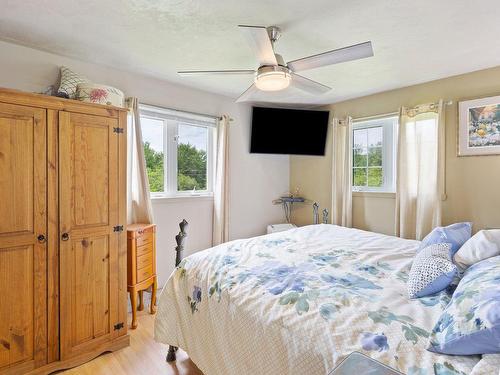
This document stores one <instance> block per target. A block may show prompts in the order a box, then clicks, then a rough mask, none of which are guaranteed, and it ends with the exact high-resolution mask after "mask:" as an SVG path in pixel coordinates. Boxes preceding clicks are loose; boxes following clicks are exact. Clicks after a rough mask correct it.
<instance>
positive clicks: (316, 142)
mask: <svg viewBox="0 0 500 375" xmlns="http://www.w3.org/2000/svg"><path fill="white" fill-rule="evenodd" d="M328 115H329V112H328V111H306V110H299V109H279V108H263V107H254V108H253V115H252V139H251V144H250V152H251V153H256V154H295V155H324V154H325V143H326V133H327V130H328Z"/></svg>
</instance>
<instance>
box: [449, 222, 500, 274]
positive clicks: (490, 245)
mask: <svg viewBox="0 0 500 375" xmlns="http://www.w3.org/2000/svg"><path fill="white" fill-rule="evenodd" d="M496 255H500V229H489V230H480V231H479V232H477V233H476V234H475V235H473V236H472V237H471V238H470V239H469V240H468V241H467V242H466V243H464V244H463V246H462V247H461V248H460V250H458V251H457V253H456V254H455V257H454V258H453V260H454V262H455V263H456V264H457V265H458V266H460V267H461V268H462V269H465V268H468V267H470V266H472V265H473V264H475V263H477V262H480V261H482V260H484V259H487V258H491V257H494V256H496Z"/></svg>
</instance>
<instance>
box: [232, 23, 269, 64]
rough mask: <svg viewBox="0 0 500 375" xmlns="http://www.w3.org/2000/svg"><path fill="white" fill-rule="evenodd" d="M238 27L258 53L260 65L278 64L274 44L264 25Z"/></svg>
mask: <svg viewBox="0 0 500 375" xmlns="http://www.w3.org/2000/svg"><path fill="white" fill-rule="evenodd" d="M238 27H239V28H240V30H241V32H242V33H243V35H244V36H245V38H246V39H247V42H248V44H249V45H250V47H252V49H253V51H254V52H255V54H256V55H257V60H258V61H259V65H278V61H276V56H274V49H273V44H272V43H271V40H270V39H269V34H268V33H267V29H266V28H265V27H264V26H247V25H238Z"/></svg>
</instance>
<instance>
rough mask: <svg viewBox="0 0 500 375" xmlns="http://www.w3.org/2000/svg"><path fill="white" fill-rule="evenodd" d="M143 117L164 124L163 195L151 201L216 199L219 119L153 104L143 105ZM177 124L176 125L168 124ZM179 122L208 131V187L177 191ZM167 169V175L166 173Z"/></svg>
mask: <svg viewBox="0 0 500 375" xmlns="http://www.w3.org/2000/svg"><path fill="white" fill-rule="evenodd" d="M139 112H140V116H141V117H146V118H150V119H154V120H162V121H163V157H164V159H163V168H164V173H163V178H164V181H163V187H164V190H165V191H163V192H151V199H158V200H161V199H166V198H183V197H194V198H196V197H213V185H214V180H215V168H214V167H215V164H214V161H215V156H216V150H215V144H216V136H217V134H216V119H215V118H214V117H210V116H202V115H198V114H192V113H189V112H182V111H177V110H170V109H166V108H161V107H154V106H150V105H140V106H139ZM169 121H170V122H171V121H175V122H176V124H175V126H174V125H172V124H169ZM179 123H184V124H186V125H189V126H198V127H202V128H206V129H207V130H208V139H207V188H206V189H205V190H196V191H194V192H193V191H178V190H177V174H178V165H177V141H178V138H179ZM165 168H166V173H165Z"/></svg>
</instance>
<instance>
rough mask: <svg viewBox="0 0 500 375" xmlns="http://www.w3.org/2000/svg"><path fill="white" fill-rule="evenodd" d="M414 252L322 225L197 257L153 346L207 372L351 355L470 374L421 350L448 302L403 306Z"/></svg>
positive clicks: (459, 359) (391, 240)
mask: <svg viewBox="0 0 500 375" xmlns="http://www.w3.org/2000/svg"><path fill="white" fill-rule="evenodd" d="M418 246H419V241H413V240H405V239H401V238H397V237H391V236H385V235H381V234H376V233H371V232H366V231H361V230H357V229H349V228H344V227H339V226H335V225H327V224H321V225H311V226H306V227H301V228H296V229H292V230H289V231H286V232H279V233H273V234H270V235H265V236H260V237H255V238H250V239H244V240H237V241H232V242H228V243H225V244H223V245H219V246H216V247H213V248H211V249H208V250H205V251H201V252H198V253H196V254H194V255H191V256H189V257H187V258H186V259H183V260H182V262H181V263H180V264H179V266H178V267H177V268H176V270H175V271H174V272H173V274H172V275H171V277H170V279H169V280H168V282H167V283H166V285H165V287H164V288H163V291H162V293H161V296H160V299H159V306H158V312H157V317H156V322H155V339H156V340H157V341H159V342H162V343H165V344H168V345H174V346H177V347H180V348H182V349H184V350H185V351H186V352H187V353H188V354H189V356H190V358H191V359H192V361H193V362H194V363H195V364H196V365H197V366H198V367H199V368H200V370H201V371H202V372H203V373H204V374H205V375H213V374H215V375H222V374H240V375H243V374H328V372H330V371H331V370H332V369H333V368H334V367H335V366H336V365H337V364H339V363H340V362H341V361H342V359H344V358H345V357H346V356H347V355H349V354H350V353H352V352H355V351H357V352H361V353H364V354H366V355H368V356H370V357H371V358H373V359H375V360H378V361H380V362H382V363H384V364H387V365H389V366H391V367H393V368H395V369H397V370H399V371H401V372H403V373H405V374H408V375H424V374H438V375H455V374H469V373H470V372H471V371H472V368H473V367H474V365H475V364H476V363H477V362H478V361H479V359H480V357H479V356H446V355H438V354H434V353H431V352H429V351H427V350H426V347H427V337H428V335H429V332H430V331H431V329H432V327H433V325H434V324H435V322H436V321H437V319H438V317H439V315H440V314H441V312H442V310H443V308H444V307H445V306H446V304H447V303H448V301H449V300H450V297H451V295H450V293H449V291H443V292H441V293H440V294H437V295H434V296H430V297H424V298H420V299H417V300H409V299H408V297H407V292H406V281H407V277H408V272H409V269H410V267H411V263H412V259H413V256H414V254H415V251H416V249H417V248H418Z"/></svg>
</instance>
